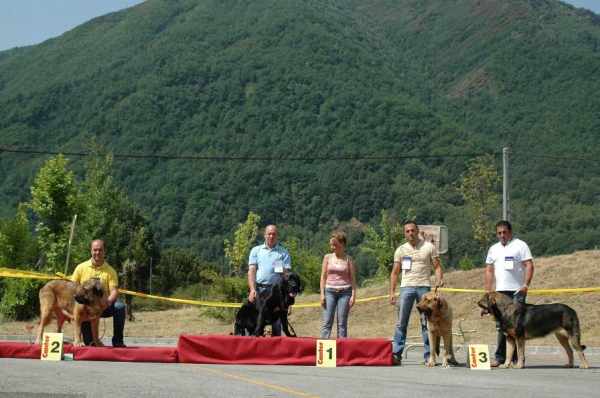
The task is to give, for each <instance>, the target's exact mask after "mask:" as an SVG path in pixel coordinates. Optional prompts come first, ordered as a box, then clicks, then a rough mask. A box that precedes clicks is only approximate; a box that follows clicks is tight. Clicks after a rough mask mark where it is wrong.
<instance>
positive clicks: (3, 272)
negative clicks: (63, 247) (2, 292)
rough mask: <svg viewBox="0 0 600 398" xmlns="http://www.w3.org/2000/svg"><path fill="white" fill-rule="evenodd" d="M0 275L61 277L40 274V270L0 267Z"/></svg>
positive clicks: (30, 277) (13, 276)
mask: <svg viewBox="0 0 600 398" xmlns="http://www.w3.org/2000/svg"><path fill="white" fill-rule="evenodd" d="M0 276H4V277H8V278H28V279H62V277H61V276H54V275H48V274H42V273H41V272H33V271H23V270H15V269H6V268H0Z"/></svg>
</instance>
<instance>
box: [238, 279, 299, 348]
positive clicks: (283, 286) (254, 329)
mask: <svg viewBox="0 0 600 398" xmlns="http://www.w3.org/2000/svg"><path fill="white" fill-rule="evenodd" d="M300 285H301V281H300V277H299V276H298V275H296V274H295V273H293V272H290V273H288V274H286V275H283V276H282V277H281V278H280V279H279V281H278V282H277V283H276V284H275V285H271V286H269V287H268V288H266V289H265V290H263V291H262V292H260V293H259V294H258V295H257V296H256V299H255V300H254V302H250V301H249V300H246V302H245V303H244V304H243V305H242V306H241V307H240V309H239V310H238V313H237V315H236V317H235V325H234V327H233V334H234V335H236V336H244V335H245V331H246V330H248V332H249V333H250V334H251V335H252V336H255V337H258V336H262V335H263V334H264V333H265V326H266V325H273V324H275V323H276V322H277V321H278V320H281V328H282V329H283V332H284V333H285V335H286V336H288V337H296V333H294V330H293V329H292V333H290V331H289V328H288V326H289V324H288V319H287V316H288V310H289V308H290V306H292V305H294V303H295V302H296V295H297V294H298V293H299V292H300Z"/></svg>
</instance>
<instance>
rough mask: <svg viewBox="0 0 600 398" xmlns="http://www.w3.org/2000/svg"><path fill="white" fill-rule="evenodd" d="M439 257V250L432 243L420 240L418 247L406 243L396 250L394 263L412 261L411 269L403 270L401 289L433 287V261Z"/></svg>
mask: <svg viewBox="0 0 600 398" xmlns="http://www.w3.org/2000/svg"><path fill="white" fill-rule="evenodd" d="M434 257H439V255H438V252H437V249H436V248H435V246H434V245H433V244H431V243H430V242H426V241H424V240H423V239H420V240H419V243H418V244H417V246H416V247H413V246H412V245H411V244H410V243H408V242H406V243H405V244H403V245H402V246H400V247H399V248H397V249H396V252H395V253H394V262H399V263H402V262H403V261H405V262H407V261H410V269H403V270H402V282H401V283H400V287H407V286H431V259H432V258H434Z"/></svg>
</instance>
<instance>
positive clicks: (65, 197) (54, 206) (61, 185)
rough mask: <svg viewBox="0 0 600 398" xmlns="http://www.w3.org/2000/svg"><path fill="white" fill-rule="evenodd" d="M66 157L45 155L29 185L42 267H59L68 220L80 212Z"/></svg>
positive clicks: (65, 245)
mask: <svg viewBox="0 0 600 398" xmlns="http://www.w3.org/2000/svg"><path fill="white" fill-rule="evenodd" d="M67 163H68V159H67V158H65V157H64V156H62V155H58V156H57V157H54V158H51V159H49V160H48V161H47V162H46V163H45V165H44V167H43V168H42V169H41V170H40V171H39V173H38V176H37V178H36V179H35V185H34V186H33V187H31V202H30V203H29V207H30V208H31V209H32V210H33V212H34V213H35V215H36V216H37V219H38V223H37V225H36V231H37V233H38V245H39V247H40V250H41V251H42V254H43V255H44V256H45V263H44V266H43V268H44V270H45V271H48V272H51V273H55V272H58V271H61V272H62V271H63V267H64V265H65V262H66V259H67V250H68V245H69V235H70V230H71V220H72V218H73V216H74V215H76V214H81V213H82V209H83V207H82V202H81V195H80V193H79V190H78V188H77V183H76V181H75V177H74V175H73V172H72V171H69V170H67Z"/></svg>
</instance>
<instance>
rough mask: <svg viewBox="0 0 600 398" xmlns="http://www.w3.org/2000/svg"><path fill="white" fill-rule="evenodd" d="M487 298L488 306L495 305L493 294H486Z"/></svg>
mask: <svg viewBox="0 0 600 398" xmlns="http://www.w3.org/2000/svg"><path fill="white" fill-rule="evenodd" d="M487 299H488V308H492V307H494V306H495V305H496V298H495V297H494V296H489V295H488V297H487Z"/></svg>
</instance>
